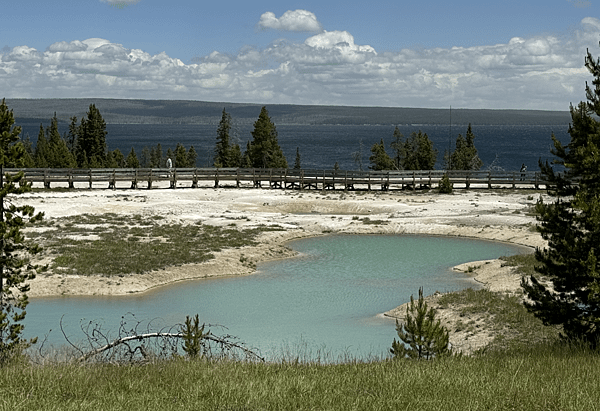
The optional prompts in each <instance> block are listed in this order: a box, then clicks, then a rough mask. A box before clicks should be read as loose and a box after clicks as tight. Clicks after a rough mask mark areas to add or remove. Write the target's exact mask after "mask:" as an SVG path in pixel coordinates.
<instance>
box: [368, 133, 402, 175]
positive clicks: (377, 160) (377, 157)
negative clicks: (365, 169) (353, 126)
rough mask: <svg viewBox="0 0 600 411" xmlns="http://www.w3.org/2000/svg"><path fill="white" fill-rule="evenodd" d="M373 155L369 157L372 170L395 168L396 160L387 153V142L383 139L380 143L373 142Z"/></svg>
mask: <svg viewBox="0 0 600 411" xmlns="http://www.w3.org/2000/svg"><path fill="white" fill-rule="evenodd" d="M371 153H372V155H371V156H370V157H369V162H370V163H371V165H370V166H369V168H370V169H371V170H393V169H394V168H395V167H396V166H395V164H394V160H392V158H391V157H390V156H389V155H388V153H386V151H385V144H384V143H383V139H381V141H380V142H379V144H378V143H375V144H373V147H371Z"/></svg>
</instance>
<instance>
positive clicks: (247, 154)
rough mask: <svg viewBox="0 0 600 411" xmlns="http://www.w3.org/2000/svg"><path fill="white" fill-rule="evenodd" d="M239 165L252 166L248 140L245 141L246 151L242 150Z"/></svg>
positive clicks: (243, 166)
mask: <svg viewBox="0 0 600 411" xmlns="http://www.w3.org/2000/svg"><path fill="white" fill-rule="evenodd" d="M240 167H242V168H252V161H251V160H250V142H249V141H248V142H246V151H244V155H243V156H242V161H241V163H240Z"/></svg>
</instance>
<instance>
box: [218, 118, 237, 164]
mask: <svg viewBox="0 0 600 411" xmlns="http://www.w3.org/2000/svg"><path fill="white" fill-rule="evenodd" d="M230 130H231V114H229V113H227V112H226V111H225V109H224V108H223V114H222V116H221V121H220V122H219V127H218V128H217V144H216V146H215V160H214V166H215V167H234V166H233V165H231V162H232V161H231V142H230V140H231V138H230V136H229V132H230Z"/></svg>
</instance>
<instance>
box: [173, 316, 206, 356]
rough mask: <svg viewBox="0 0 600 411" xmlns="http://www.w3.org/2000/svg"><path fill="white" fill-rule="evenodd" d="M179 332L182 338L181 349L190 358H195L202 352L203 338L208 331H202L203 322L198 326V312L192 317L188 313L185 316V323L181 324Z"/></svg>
mask: <svg viewBox="0 0 600 411" xmlns="http://www.w3.org/2000/svg"><path fill="white" fill-rule="evenodd" d="M180 332H181V334H182V338H183V351H185V353H186V354H187V355H188V356H189V357H190V358H197V357H198V356H199V355H200V354H202V353H203V347H204V344H203V340H204V338H205V337H206V336H207V335H208V334H209V333H210V331H208V332H206V333H205V332H204V324H202V327H200V320H199V319H198V314H196V316H195V317H194V319H193V322H192V319H191V318H190V316H189V315H186V316H185V324H184V325H182V326H181V329H180Z"/></svg>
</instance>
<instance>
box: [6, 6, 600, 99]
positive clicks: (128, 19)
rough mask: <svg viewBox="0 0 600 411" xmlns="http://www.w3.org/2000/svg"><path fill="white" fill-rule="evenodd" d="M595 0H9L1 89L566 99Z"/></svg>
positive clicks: (591, 25)
mask: <svg viewBox="0 0 600 411" xmlns="http://www.w3.org/2000/svg"><path fill="white" fill-rule="evenodd" d="M598 1H600V0H555V1H519V2H517V1H512V0H505V1H503V2H481V1H454V2H448V1H444V2H442V1H420V2H417V1H410V2H409V1H399V0H396V1H380V2H365V1H344V2H341V1H327V2H325V1H298V2H281V1H277V2H275V1H273V2H271V1H265V2H252V1H251V2H226V1H224V2H198V1H178V0H171V1H164V0H116V1H114V0H61V1H51V0H46V1H38V0H24V1H14V2H8V4H5V5H3V17H4V18H3V24H2V25H1V26H0V50H1V51H0V93H1V94H2V96H0V97H7V98H19V97H29V98H52V97H108V98H147V99H192V100H208V101H230V102H253V103H264V104H273V103H292V104H342V105H370V106H402V107H448V106H449V105H452V106H453V107H464V108H530V109H553V110H566V109H568V105H569V103H570V102H573V103H577V102H578V101H580V100H583V99H584V98H585V95H584V91H583V90H584V86H585V81H586V80H588V81H589V80H590V79H591V75H590V74H589V73H588V72H587V71H586V70H585V68H584V67H583V58H584V53H585V49H586V48H589V49H590V51H591V52H592V54H593V55H595V56H598V55H600V47H598V41H600V13H599V11H600V7H599V6H598V4H597V2H598Z"/></svg>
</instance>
